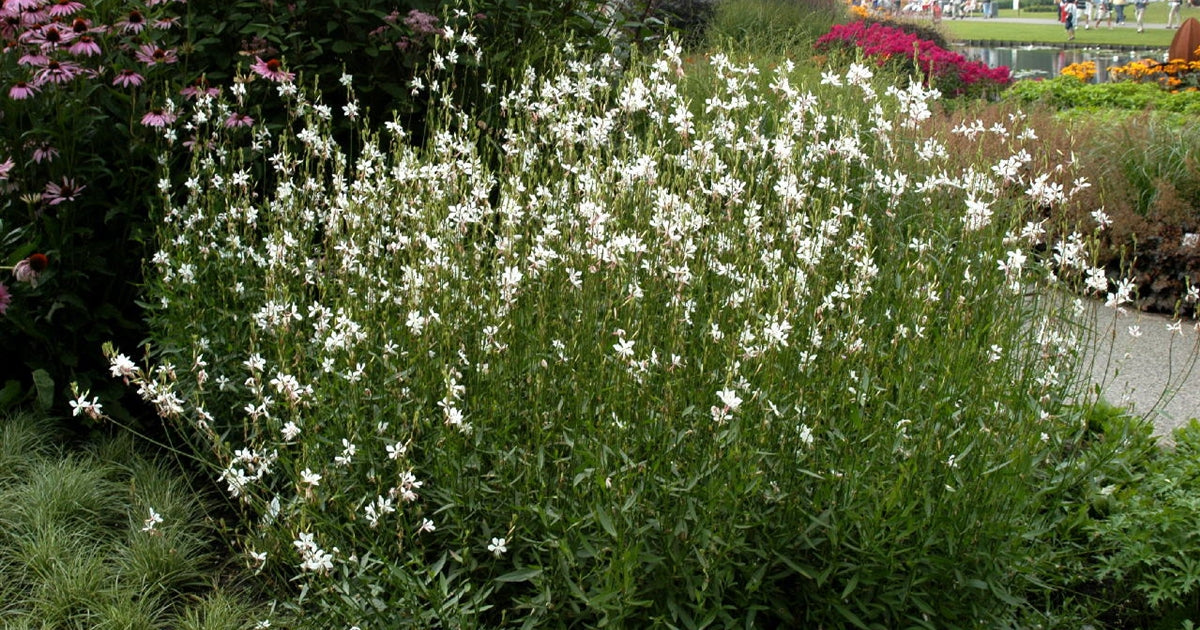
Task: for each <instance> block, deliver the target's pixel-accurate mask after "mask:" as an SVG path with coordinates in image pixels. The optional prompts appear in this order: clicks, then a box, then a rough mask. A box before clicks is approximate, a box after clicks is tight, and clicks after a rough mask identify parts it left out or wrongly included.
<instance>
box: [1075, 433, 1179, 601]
mask: <svg viewBox="0 0 1200 630" xmlns="http://www.w3.org/2000/svg"><path fill="white" fill-rule="evenodd" d="M1172 437H1173V441H1174V448H1173V449H1167V450H1164V451H1162V452H1159V453H1155V456H1154V457H1148V458H1145V459H1144V460H1142V461H1140V462H1136V463H1139V464H1141V465H1140V466H1139V467H1138V468H1136V469H1135V470H1134V472H1135V473H1136V474H1135V475H1131V476H1129V477H1128V478H1126V479H1123V480H1114V483H1113V484H1112V485H1110V486H1106V487H1105V488H1104V489H1103V493H1102V494H1103V497H1104V498H1105V499H1106V501H1105V504H1104V509H1103V510H1102V511H1100V512H1099V517H1098V518H1097V519H1096V520H1095V521H1093V522H1092V523H1091V527H1090V528H1089V529H1090V532H1091V534H1092V535H1093V536H1094V537H1096V538H1097V539H1098V541H1097V545H1096V546H1097V547H1098V549H1099V550H1100V554H1099V557H1098V559H1097V573H1098V577H1099V579H1102V580H1109V581H1112V582H1114V583H1116V584H1119V585H1121V586H1123V587H1124V588H1126V589H1128V592H1129V600H1130V601H1128V602H1126V605H1125V606H1123V607H1122V608H1121V610H1120V613H1121V615H1122V617H1123V618H1125V619H1126V620H1127V622H1128V621H1132V622H1135V623H1140V624H1146V623H1147V622H1150V621H1155V620H1159V619H1172V620H1174V622H1175V623H1179V622H1180V621H1183V620H1184V619H1187V620H1189V621H1191V622H1193V623H1194V622H1196V621H1197V620H1200V565H1198V564H1197V560H1196V559H1197V558H1198V557H1200V539H1198V538H1197V532H1196V522H1197V518H1200V501H1198V499H1197V497H1200V459H1198V456H1200V422H1197V421H1196V420H1192V421H1191V422H1190V423H1189V424H1187V425H1185V426H1184V427H1182V428H1180V429H1178V430H1176V432H1175V433H1174V434H1173V436H1172ZM1135 461H1136V460H1135Z"/></svg>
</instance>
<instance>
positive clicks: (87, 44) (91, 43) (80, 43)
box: [67, 35, 100, 57]
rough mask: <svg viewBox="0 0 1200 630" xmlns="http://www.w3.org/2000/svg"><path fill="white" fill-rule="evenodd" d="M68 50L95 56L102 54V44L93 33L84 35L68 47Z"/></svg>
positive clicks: (75, 53) (73, 53) (85, 55)
mask: <svg viewBox="0 0 1200 630" xmlns="http://www.w3.org/2000/svg"><path fill="white" fill-rule="evenodd" d="M67 52H69V53H71V54H72V55H83V56H84V57H94V56H96V55H99V54H100V44H97V43H96V40H94V39H92V36H91V35H82V36H80V38H79V39H77V40H75V43H74V44H71V47H70V48H68V49H67Z"/></svg>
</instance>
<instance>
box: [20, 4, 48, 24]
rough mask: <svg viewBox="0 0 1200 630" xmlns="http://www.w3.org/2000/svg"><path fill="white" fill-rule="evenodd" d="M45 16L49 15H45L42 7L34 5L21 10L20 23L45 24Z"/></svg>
mask: <svg viewBox="0 0 1200 630" xmlns="http://www.w3.org/2000/svg"><path fill="white" fill-rule="evenodd" d="M47 17H49V16H47V15H46V10H45V9H43V8H42V7H38V6H34V7H29V8H26V9H22V10H21V24H24V25H25V26H37V25H38V24H45V23H46V18H47Z"/></svg>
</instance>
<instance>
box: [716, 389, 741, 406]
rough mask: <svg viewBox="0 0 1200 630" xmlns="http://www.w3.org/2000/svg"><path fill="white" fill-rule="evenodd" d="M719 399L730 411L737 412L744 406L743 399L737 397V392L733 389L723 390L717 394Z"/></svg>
mask: <svg viewBox="0 0 1200 630" xmlns="http://www.w3.org/2000/svg"><path fill="white" fill-rule="evenodd" d="M717 398H719V399H720V400H721V404H723V405H725V406H726V407H727V408H729V410H730V411H737V408H738V407H740V406H741V405H742V399H741V397H740V396H738V395H737V392H735V391H733V390H732V389H722V390H721V391H719V392H717Z"/></svg>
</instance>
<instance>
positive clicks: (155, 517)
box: [142, 508, 163, 533]
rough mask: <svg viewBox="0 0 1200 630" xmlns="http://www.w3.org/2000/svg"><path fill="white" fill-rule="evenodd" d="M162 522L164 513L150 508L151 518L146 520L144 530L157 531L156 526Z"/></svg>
mask: <svg viewBox="0 0 1200 630" xmlns="http://www.w3.org/2000/svg"><path fill="white" fill-rule="evenodd" d="M161 522H163V517H162V515H161V514H159V513H158V512H155V511H154V508H150V518H148V519H146V520H145V525H143V526H142V531H144V532H150V533H156V532H157V531H158V530H156V529H155V527H157V526H158V524H159V523H161Z"/></svg>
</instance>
